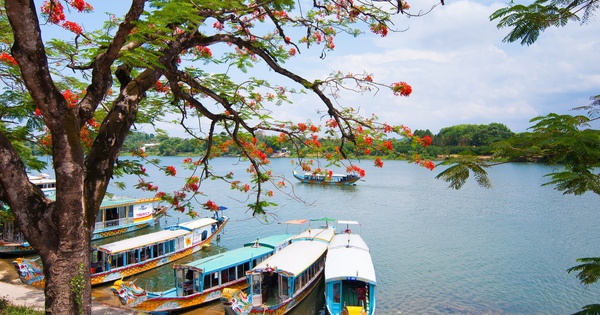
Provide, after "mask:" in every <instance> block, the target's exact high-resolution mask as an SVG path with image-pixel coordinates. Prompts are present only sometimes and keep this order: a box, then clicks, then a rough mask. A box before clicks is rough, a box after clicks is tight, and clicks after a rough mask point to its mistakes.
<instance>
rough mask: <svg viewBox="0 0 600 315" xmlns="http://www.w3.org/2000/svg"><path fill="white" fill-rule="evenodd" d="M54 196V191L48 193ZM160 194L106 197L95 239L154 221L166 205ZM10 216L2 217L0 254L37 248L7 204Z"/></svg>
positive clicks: (23, 252) (142, 226) (146, 225)
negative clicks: (161, 203) (17, 223)
mask: <svg viewBox="0 0 600 315" xmlns="http://www.w3.org/2000/svg"><path fill="white" fill-rule="evenodd" d="M45 193H46V194H47V195H48V197H49V198H50V199H54V198H55V195H54V194H48V193H49V190H48V191H46V192H45ZM159 201H160V198H137V199H136V198H125V197H112V198H104V200H102V204H101V205H100V209H99V211H98V214H97V215H96V223H95V227H94V233H93V234H92V241H94V240H98V239H102V238H106V237H111V236H116V235H120V234H123V233H129V232H133V231H137V230H140V229H143V228H147V227H149V226H151V225H153V224H154V219H156V218H157V217H159V216H160V215H162V213H164V211H166V209H167V207H164V206H159V205H158V202H159ZM2 211H3V212H4V213H6V215H7V217H6V218H3V217H0V221H2V227H1V229H2V230H0V232H2V233H1V234H2V237H0V254H10V255H21V254H29V253H33V252H34V249H33V247H31V246H30V245H29V242H27V240H26V239H25V237H24V236H23V233H21V231H20V229H19V228H18V227H17V226H16V225H15V222H14V219H13V218H12V213H11V212H10V210H9V209H8V208H6V209H4V210H2Z"/></svg>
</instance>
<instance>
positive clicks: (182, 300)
mask: <svg viewBox="0 0 600 315" xmlns="http://www.w3.org/2000/svg"><path fill="white" fill-rule="evenodd" d="M292 236H293V235H292V234H279V235H272V236H269V237H265V238H260V239H257V240H256V241H254V242H251V243H247V244H244V246H243V247H241V248H237V249H234V250H230V251H225V252H223V253H220V254H216V255H212V256H208V257H205V258H201V259H198V260H195V261H193V262H190V263H187V264H183V265H178V264H176V265H174V266H173V273H174V277H173V279H174V284H173V287H172V288H171V289H168V290H166V291H162V292H149V291H145V290H144V289H142V288H140V287H139V286H137V285H136V284H135V282H134V281H135V280H134V281H122V280H117V281H115V284H114V285H113V286H112V287H111V289H112V290H113V292H114V293H115V294H116V295H118V296H119V299H120V300H121V303H122V304H123V305H125V306H129V307H131V308H134V309H136V310H139V311H144V312H150V313H160V312H170V311H178V310H183V309H187V308H190V307H195V306H199V305H201V304H203V303H207V302H210V301H214V300H218V299H220V298H221V295H222V291H223V289H225V288H233V289H240V290H243V289H246V288H247V287H248V282H247V281H246V271H248V270H250V269H252V268H254V267H255V266H256V265H258V264H259V263H260V262H262V261H263V260H265V259H267V258H268V257H269V256H271V255H273V253H275V252H276V251H278V250H280V249H282V248H284V247H285V246H287V245H288V244H290V242H291V238H292Z"/></svg>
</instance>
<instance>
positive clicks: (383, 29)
mask: <svg viewBox="0 0 600 315" xmlns="http://www.w3.org/2000/svg"><path fill="white" fill-rule="evenodd" d="M371 32H373V33H375V34H379V35H381V37H385V36H386V35H387V34H388V27H387V26H385V25H384V24H380V23H378V24H373V25H371Z"/></svg>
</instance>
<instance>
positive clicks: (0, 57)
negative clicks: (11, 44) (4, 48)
mask: <svg viewBox="0 0 600 315" xmlns="http://www.w3.org/2000/svg"><path fill="white" fill-rule="evenodd" d="M0 61H2V62H4V63H10V64H12V65H15V66H16V65H17V61H16V60H15V58H13V56H11V55H9V54H8V53H5V52H3V53H1V54H0Z"/></svg>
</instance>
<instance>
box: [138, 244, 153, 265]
mask: <svg viewBox="0 0 600 315" xmlns="http://www.w3.org/2000/svg"><path fill="white" fill-rule="evenodd" d="M150 252H151V251H150V247H149V246H148V247H142V248H140V261H145V260H148V259H150V258H151V257H150Z"/></svg>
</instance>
